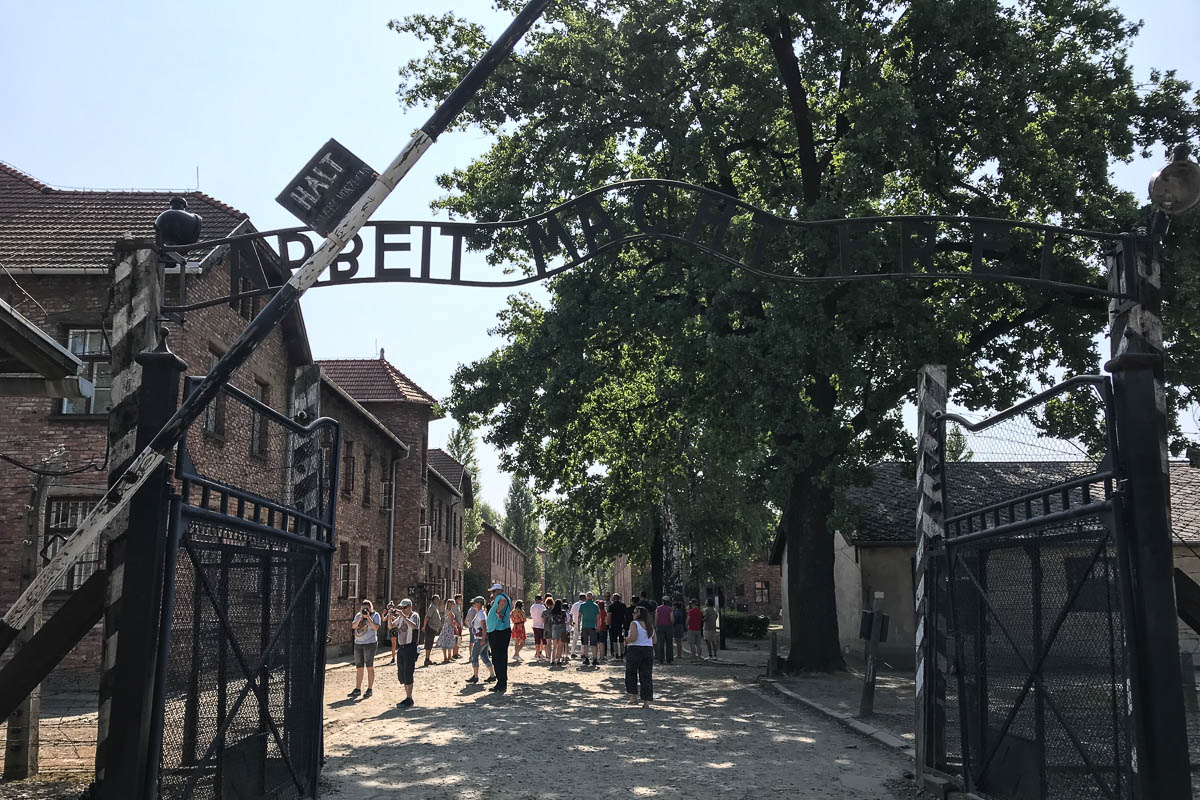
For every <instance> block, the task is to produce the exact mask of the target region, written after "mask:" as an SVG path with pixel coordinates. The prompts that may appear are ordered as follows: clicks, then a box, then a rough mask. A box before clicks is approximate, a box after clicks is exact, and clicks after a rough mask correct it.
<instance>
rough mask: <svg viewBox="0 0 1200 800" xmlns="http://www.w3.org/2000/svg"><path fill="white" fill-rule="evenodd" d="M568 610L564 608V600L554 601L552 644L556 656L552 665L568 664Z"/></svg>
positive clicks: (551, 629)
mask: <svg viewBox="0 0 1200 800" xmlns="http://www.w3.org/2000/svg"><path fill="white" fill-rule="evenodd" d="M568 616H570V615H569V614H568V613H567V609H566V608H565V607H564V606H563V604H562V600H555V601H554V609H553V610H552V611H551V612H550V643H551V647H552V648H553V650H554V656H553V658H552V659H551V661H550V663H551V664H552V665H554V664H565V663H567V617H568Z"/></svg>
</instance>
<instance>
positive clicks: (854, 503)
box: [771, 461, 1200, 564]
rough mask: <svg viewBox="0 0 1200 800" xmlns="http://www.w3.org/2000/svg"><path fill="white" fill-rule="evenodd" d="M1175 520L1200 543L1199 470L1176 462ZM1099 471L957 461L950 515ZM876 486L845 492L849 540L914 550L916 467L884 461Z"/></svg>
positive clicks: (1078, 465) (1079, 465) (1181, 535)
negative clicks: (901, 546)
mask: <svg viewBox="0 0 1200 800" xmlns="http://www.w3.org/2000/svg"><path fill="white" fill-rule="evenodd" d="M1170 469H1171V520H1172V526H1173V527H1174V529H1175V533H1176V535H1177V537H1178V538H1177V539H1176V541H1179V539H1183V540H1184V541H1187V542H1189V543H1190V542H1200V468H1195V467H1192V466H1190V465H1189V464H1188V463H1187V462H1186V461H1173V462H1171V465H1170ZM1095 470H1096V465H1095V463H1093V462H1088V461H958V462H953V463H951V464H949V465H947V475H946V478H947V482H948V485H949V486H950V487H952V492H953V493H952V494H950V496H948V497H947V498H946V502H947V506H948V510H949V511H950V512H951V513H956V512H957V511H966V510H969V509H970V508H978V507H979V506H982V505H987V504H990V503H994V502H1001V501H1003V500H1006V499H1010V498H1013V497H1017V496H1019V495H1022V494H1026V493H1028V492H1030V491H1033V490H1034V489H1036V488H1040V487H1046V486H1049V485H1052V484H1054V483H1061V482H1064V481H1067V480H1070V479H1071V478H1074V477H1078V476H1081V475H1087V474H1089V473H1091V472H1093V471H1095ZM871 471H872V473H873V474H874V481H873V482H872V483H871V485H870V486H856V487H854V488H852V489H849V490H848V491H847V492H846V499H845V503H846V506H845V507H846V510H848V511H849V512H850V514H851V518H852V519H854V520H855V524H854V527H853V529H852V530H851V531H850V534H849V536H848V537H847V538H848V539H849V541H850V543H851V544H854V545H858V546H868V547H869V546H877V545H914V544H915V536H916V509H917V482H916V473H915V471H914V465H912V464H908V463H899V462H884V463H880V464H875V465H874V466H872V467H871ZM783 546H784V545H783V537H782V536H781V535H779V534H777V535H776V538H775V543H774V546H773V547H772V550H771V563H772V564H778V563H780V562H781V561H782V555H783Z"/></svg>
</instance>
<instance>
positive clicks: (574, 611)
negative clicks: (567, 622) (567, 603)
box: [571, 600, 583, 622]
mask: <svg viewBox="0 0 1200 800" xmlns="http://www.w3.org/2000/svg"><path fill="white" fill-rule="evenodd" d="M581 605H583V601H582V600H576V601H575V602H574V603H572V604H571V621H572V622H578V621H579V607H580V606H581Z"/></svg>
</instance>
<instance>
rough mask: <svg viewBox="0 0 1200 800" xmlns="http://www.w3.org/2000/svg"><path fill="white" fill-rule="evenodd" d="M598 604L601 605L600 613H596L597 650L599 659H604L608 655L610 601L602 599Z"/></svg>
mask: <svg viewBox="0 0 1200 800" xmlns="http://www.w3.org/2000/svg"><path fill="white" fill-rule="evenodd" d="M610 596H611V595H610ZM596 605H598V606H600V613H599V614H597V615H596V651H597V652H598V653H599V655H600V659H599V660H600V661H604V660H605V659H606V658H607V656H608V601H607V600H601V601H600V602H598V603H596Z"/></svg>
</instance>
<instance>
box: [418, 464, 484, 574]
mask: <svg viewBox="0 0 1200 800" xmlns="http://www.w3.org/2000/svg"><path fill="white" fill-rule="evenodd" d="M426 458H427V462H428V464H429V467H428V471H429V497H428V500H427V503H426V515H425V525H426V527H427V528H428V530H425V529H422V532H421V535H422V537H423V541H422V545H423V546H422V548H421V549H422V553H423V555H424V559H425V585H426V587H432V588H430V589H427V593H429V592H432V593H436V594H439V595H441V596H442V597H452V596H454V595H455V594H457V593H459V592H462V587H463V560H464V556H465V553H464V551H463V526H464V524H465V522H466V510H467V509H468V508H472V507H473V506H474V505H475V494H474V491H473V489H472V484H471V474H470V473H469V472H467V469H466V467H464V466H463V465H462V464H460V463H459V462H458V461H456V460H455V459H454V458H453V457H452V456H451V455H450V454H449V453H447V452H445V451H444V450H439V449H437V448H433V449H431V450H430V451H429V453H428V454H427V456H426Z"/></svg>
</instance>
